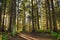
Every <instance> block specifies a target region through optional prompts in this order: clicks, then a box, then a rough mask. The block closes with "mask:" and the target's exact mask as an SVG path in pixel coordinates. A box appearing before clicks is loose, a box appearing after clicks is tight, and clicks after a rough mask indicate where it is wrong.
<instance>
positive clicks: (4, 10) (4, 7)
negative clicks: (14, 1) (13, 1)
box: [2, 0, 6, 31]
mask: <svg viewBox="0 0 60 40" xmlns="http://www.w3.org/2000/svg"><path fill="white" fill-rule="evenodd" d="M5 14H6V0H4V4H3V13H2V15H3V16H2V31H4V16H5Z"/></svg>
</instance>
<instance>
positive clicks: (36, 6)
mask: <svg viewBox="0 0 60 40" xmlns="http://www.w3.org/2000/svg"><path fill="white" fill-rule="evenodd" d="M36 3H37V0H36ZM36 10H37V18H36V20H37V26H38V29H39V12H38V4H37V5H36Z"/></svg>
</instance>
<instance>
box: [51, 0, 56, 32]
mask: <svg viewBox="0 0 60 40" xmlns="http://www.w3.org/2000/svg"><path fill="white" fill-rule="evenodd" d="M51 6H52V19H53V31H54V32H56V31H57V24H56V14H55V12H54V3H53V0H51Z"/></svg>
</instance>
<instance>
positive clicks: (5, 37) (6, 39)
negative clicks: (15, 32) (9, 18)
mask: <svg viewBox="0 0 60 40" xmlns="http://www.w3.org/2000/svg"><path fill="white" fill-rule="evenodd" d="M2 40H8V34H7V32H4V33H3V36H2Z"/></svg>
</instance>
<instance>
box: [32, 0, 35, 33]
mask: <svg viewBox="0 0 60 40" xmlns="http://www.w3.org/2000/svg"><path fill="white" fill-rule="evenodd" d="M31 3H32V32H34V31H35V29H34V13H33V0H31Z"/></svg>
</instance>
